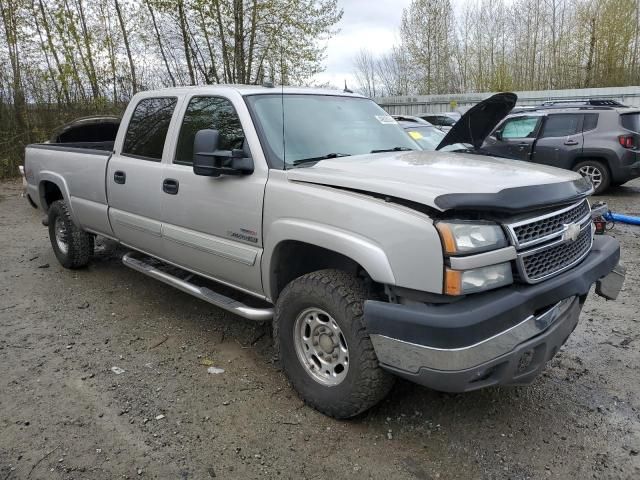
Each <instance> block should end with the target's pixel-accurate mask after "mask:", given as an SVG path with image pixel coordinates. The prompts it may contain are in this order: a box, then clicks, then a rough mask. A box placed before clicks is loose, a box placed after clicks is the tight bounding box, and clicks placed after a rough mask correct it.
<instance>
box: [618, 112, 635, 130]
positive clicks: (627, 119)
mask: <svg viewBox="0 0 640 480" xmlns="http://www.w3.org/2000/svg"><path fill="white" fill-rule="evenodd" d="M620 122H621V123H622V126H623V127H624V128H626V129H627V130H631V131H634V132H637V133H640V112H637V113H625V114H624V115H620Z"/></svg>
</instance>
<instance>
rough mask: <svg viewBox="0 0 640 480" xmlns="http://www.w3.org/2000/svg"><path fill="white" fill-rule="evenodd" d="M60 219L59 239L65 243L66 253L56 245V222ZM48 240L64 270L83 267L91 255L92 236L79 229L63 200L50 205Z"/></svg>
mask: <svg viewBox="0 0 640 480" xmlns="http://www.w3.org/2000/svg"><path fill="white" fill-rule="evenodd" d="M58 219H60V222H61V225H59V226H61V227H62V229H63V230H62V232H59V233H60V237H61V238H62V240H63V242H64V243H66V251H65V250H64V249H63V248H62V247H61V246H60V245H59V244H58V240H57V238H56V225H57V224H58V222H57V220H58ZM48 220H49V225H48V227H49V240H51V247H52V248H53V252H54V253H55V255H56V258H57V259H58V261H59V262H60V264H61V265H62V266H63V267H64V268H82V267H85V266H86V265H87V264H88V263H89V260H91V255H92V254H93V235H91V234H89V233H87V232H85V231H83V230H81V229H79V228H78V227H77V226H76V225H75V224H74V223H73V220H72V219H71V215H70V214H69V209H68V207H67V204H66V203H65V201H64V200H57V201H55V202H53V203H52V204H51V206H50V207H49V212H48Z"/></svg>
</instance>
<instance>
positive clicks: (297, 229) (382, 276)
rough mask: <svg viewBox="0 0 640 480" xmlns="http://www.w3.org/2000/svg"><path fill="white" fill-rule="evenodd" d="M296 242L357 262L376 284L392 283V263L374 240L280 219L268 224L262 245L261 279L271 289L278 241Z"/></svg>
mask: <svg viewBox="0 0 640 480" xmlns="http://www.w3.org/2000/svg"><path fill="white" fill-rule="evenodd" d="M289 240H294V241H299V242H303V243H308V244H310V245H315V246H318V247H322V248H326V249H328V250H332V251H334V252H336V253H339V254H341V255H344V256H346V257H348V258H350V259H352V260H353V261H355V262H357V263H358V264H359V265H360V266H361V267H362V268H364V269H365V270H366V271H367V273H368V274H369V275H370V276H371V278H372V279H373V280H374V281H376V282H379V283H384V284H390V285H393V284H395V276H394V274H393V270H392V268H391V263H390V262H389V259H388V258H387V256H386V254H385V253H384V250H383V249H382V248H381V247H380V245H378V244H377V243H376V242H375V241H373V240H371V239H369V238H366V237H364V236H362V235H359V234H357V233H354V232H350V231H347V230H342V229H340V228H337V227H334V226H331V225H326V224H322V223H317V222H313V221H309V220H302V219H298V218H281V219H278V220H276V221H275V222H273V223H272V224H271V227H270V231H269V236H268V237H267V239H266V241H265V244H264V255H263V257H262V258H263V268H262V282H263V286H264V290H265V292H271V291H272V290H271V287H272V285H271V278H270V277H271V275H270V274H269V272H271V267H272V265H271V262H272V259H273V254H274V252H275V250H276V248H277V247H278V245H279V244H280V243H281V242H284V241H289Z"/></svg>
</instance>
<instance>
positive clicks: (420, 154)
mask: <svg viewBox="0 0 640 480" xmlns="http://www.w3.org/2000/svg"><path fill="white" fill-rule="evenodd" d="M287 177H288V179H289V180H292V181H297V182H306V183H314V184H318V185H327V186H332V187H338V188H344V189H350V190H356V191H362V192H371V193H376V194H380V195H386V196H389V197H395V198H401V199H404V200H408V201H411V202H416V203H420V204H422V205H426V206H429V207H432V208H435V209H438V210H441V211H444V210H449V209H472V210H473V209H475V210H479V209H494V210H501V211H507V212H515V211H523V210H531V209H534V208H540V207H542V206H550V205H554V204H559V203H566V202H569V201H572V200H574V199H577V198H579V197H584V196H586V195H587V194H589V193H590V191H591V185H590V183H589V182H588V180H585V179H583V177H581V176H580V175H579V174H577V173H575V172H572V171H569V170H562V169H559V168H555V167H549V166H545V165H539V164H532V163H528V162H521V161H518V160H510V159H503V158H493V157H488V156H480V155H474V154H463V153H445V152H428V151H411V152H397V153H377V154H371V155H358V156H353V157H342V158H335V159H329V160H322V161H320V162H317V163H316V164H314V165H312V166H309V167H298V168H293V169H290V170H287Z"/></svg>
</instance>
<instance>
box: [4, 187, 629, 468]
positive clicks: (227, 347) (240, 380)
mask: <svg viewBox="0 0 640 480" xmlns="http://www.w3.org/2000/svg"><path fill="white" fill-rule="evenodd" d="M19 195H20V188H19V185H18V184H17V183H4V184H0V252H1V253H0V388H1V390H0V480H8V479H26V478H34V479H35V478H41V479H80V478H83V479H115V478H162V479H165V478H167V479H207V478H213V477H216V478H224V479H228V478H243V479H244V478H310V479H311V478H338V479H340V478H384V479H388V478H394V479H415V478H419V479H436V478H439V479H450V478H456V479H458V478H473V479H476V478H487V479H502V478H505V479H506V478H512V479H526V478H535V479H538V478H545V479H546V478H562V479H566V478H580V479H582V478H640V455H639V451H640V353H639V351H640V332H639V327H640V323H638V322H639V321H640V316H639V310H640V309H639V306H640V295H638V292H639V290H638V285H639V284H640V271H639V270H638V261H637V259H638V255H639V253H640V227H631V226H624V225H617V226H616V227H615V229H614V230H613V232H612V233H613V235H615V236H616V237H617V238H619V239H620V241H621V242H622V245H623V258H624V260H625V261H626V263H627V265H628V267H629V270H628V275H627V282H626V285H625V289H624V291H623V292H622V294H621V298H619V299H618V301H617V302H615V303H614V302H608V303H607V302H605V301H604V300H603V299H601V298H599V297H595V296H591V297H590V298H589V300H588V301H587V304H586V306H585V310H584V311H583V314H582V318H581V323H580V324H579V326H578V328H577V330H576V331H575V333H574V334H573V335H572V337H571V338H570V340H569V342H568V343H567V345H566V346H565V347H564V349H563V350H562V351H561V352H560V354H559V355H558V356H557V357H556V358H555V359H554V360H553V361H552V362H551V364H550V365H549V366H548V368H547V370H546V372H545V374H544V375H543V376H542V377H540V378H539V379H537V380H536V381H535V383H534V384H532V385H531V386H529V387H518V388H494V389H490V390H485V391H480V392H475V393H470V394H464V395H447V394H442V393H437V392H433V391H429V390H427V389H425V388H422V387H419V386H415V385H412V384H409V383H405V382H398V384H397V386H396V387H395V388H394V390H393V392H392V393H391V395H390V396H389V397H388V398H387V399H386V400H385V401H384V402H383V403H382V404H381V405H380V406H379V407H377V408H376V409H374V410H372V411H370V412H368V413H367V414H365V415H363V416H361V417H360V418H357V419H355V420H351V421H347V422H340V421H335V420H332V419H330V418H327V417H324V416H323V415H321V414H319V413H317V412H315V411H314V410H312V409H310V408H308V407H306V406H305V405H304V404H303V403H302V402H301V401H300V400H299V398H298V397H297V396H296V394H295V392H293V391H292V390H291V388H290V387H289V386H288V384H287V382H286V380H285V378H284V376H283V374H282V373H281V372H280V371H278V370H277V369H276V367H275V366H274V364H273V362H272V355H273V350H272V346H271V338H270V329H269V326H268V325H259V324H255V323H251V322H249V321H245V320H243V319H240V318H237V317H234V316H233V315H230V314H226V313H224V312H223V311H221V310H218V309H216V308H214V307H212V306H209V305H208V304H205V303H203V302H201V301H198V300H195V299H193V298H191V297H189V296H188V295H186V294H183V293H181V292H179V291H177V290H174V289H172V288H171V287H168V286H165V285H163V284H161V283H159V282H156V281H153V280H149V279H147V278H146V277H144V276H142V275H141V274H139V273H136V272H134V271H132V270H129V269H127V268H126V267H124V266H122V265H121V264H120V263H119V259H118V256H117V254H112V255H102V256H100V257H98V258H97V259H96V260H95V261H94V262H93V263H92V264H91V265H90V267H89V268H88V269H85V270H80V271H69V270H64V269H63V268H62V267H61V266H60V265H59V264H58V262H57V261H56V259H55V257H54V255H53V252H52V250H51V248H50V245H49V240H48V237H47V232H46V229H45V228H43V227H42V226H41V225H40V214H39V212H38V211H36V210H33V209H32V208H31V207H29V206H28V205H27V203H26V201H25V200H24V199H23V198H20V197H19ZM605 199H606V200H607V201H608V202H609V204H610V207H611V208H612V210H616V211H620V212H626V213H629V214H640V202H639V200H640V181H637V182H635V183H632V184H629V185H627V186H624V187H619V188H617V189H615V190H614V191H613V192H612V193H611V195H608V196H606V197H605ZM207 360H212V361H213V365H214V366H216V367H220V368H223V369H224V370H225V371H224V373H222V374H217V375H214V374H209V373H207V365H202V364H203V363H204V364H206V363H208V362H207ZM114 366H115V367H120V368H122V369H124V373H121V374H119V375H117V374H115V373H114V372H113V371H112V370H111V369H112V367H114ZM161 416H162V417H161Z"/></svg>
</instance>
